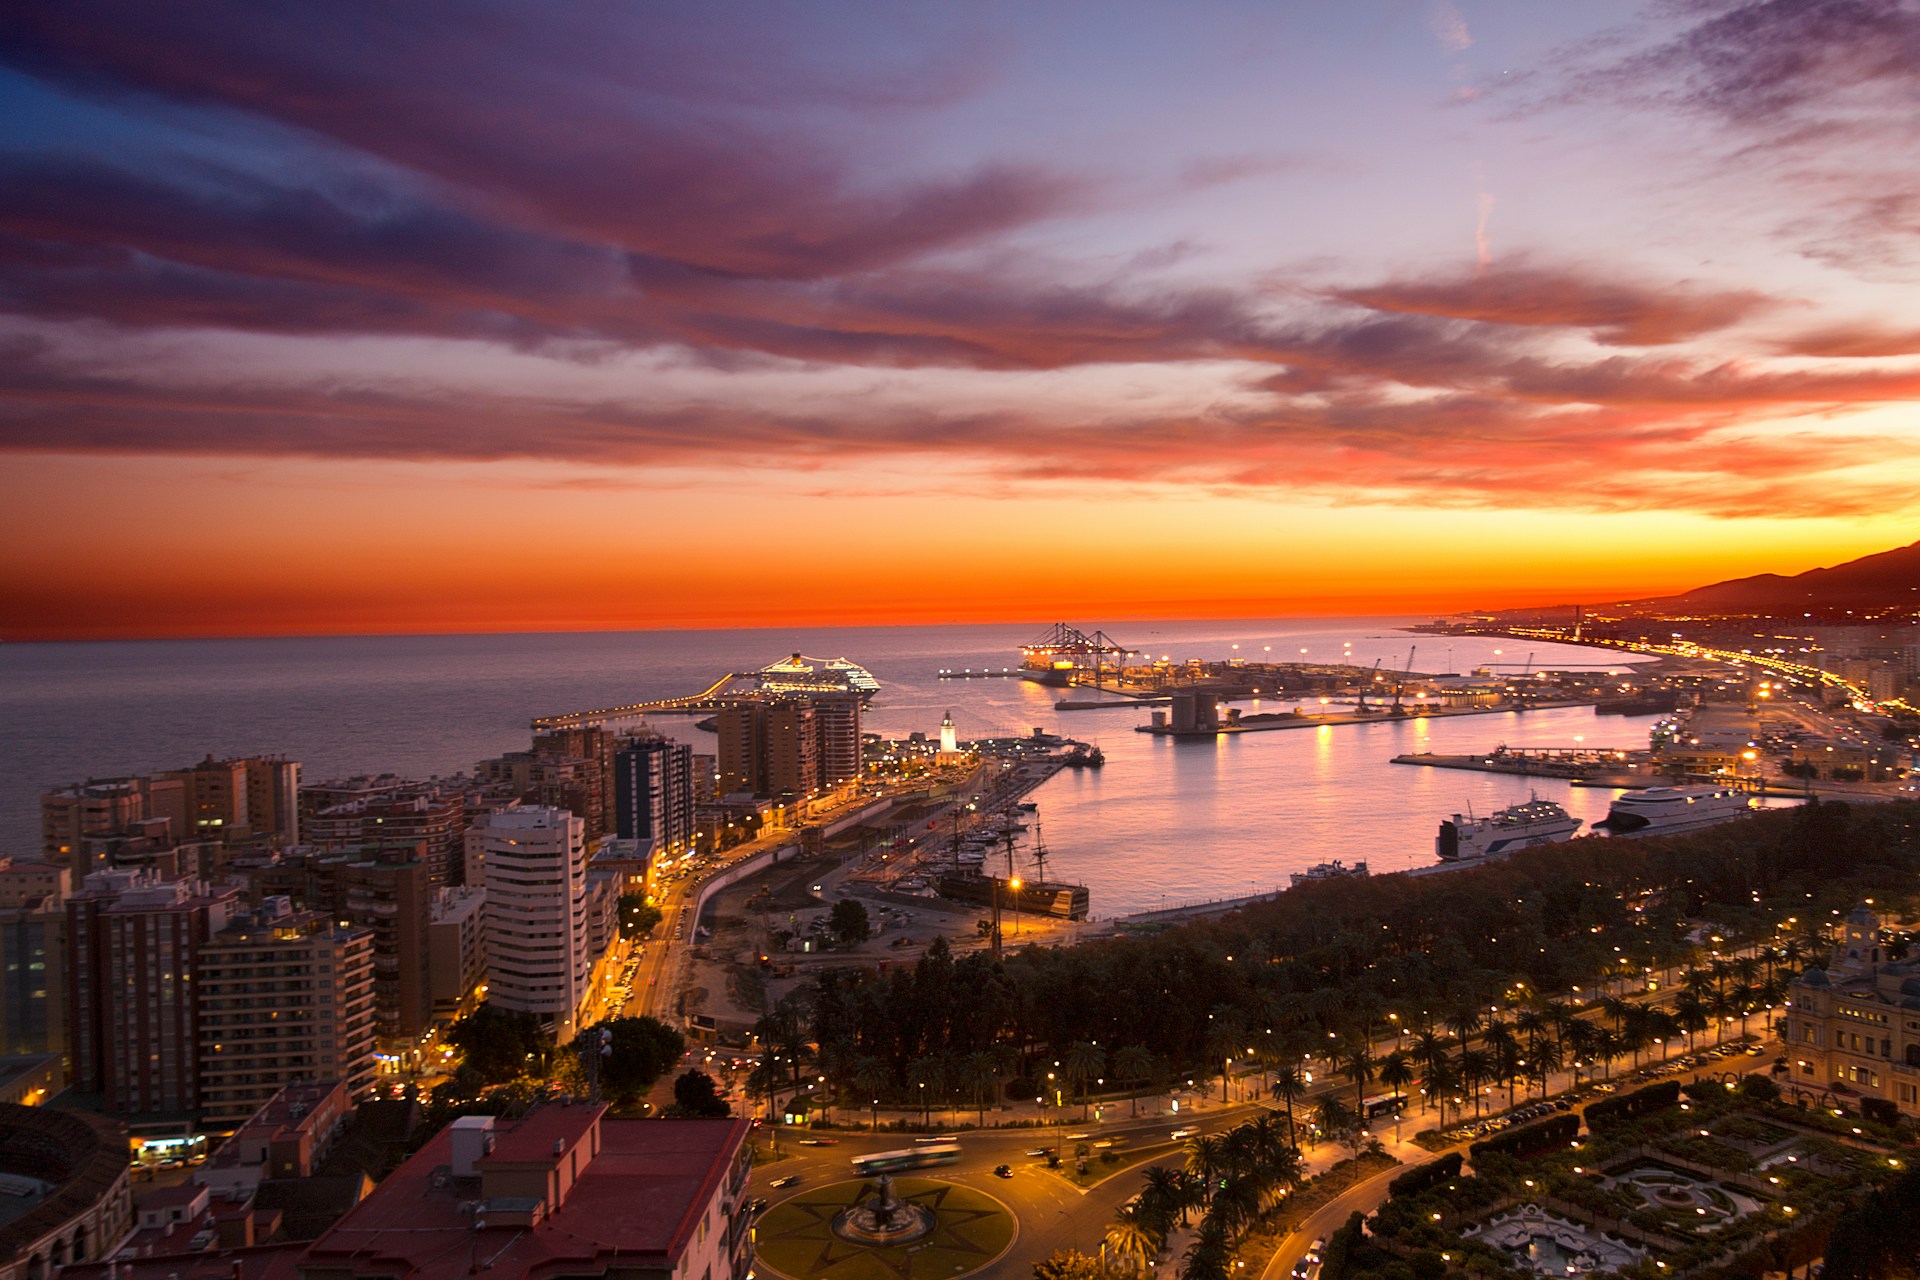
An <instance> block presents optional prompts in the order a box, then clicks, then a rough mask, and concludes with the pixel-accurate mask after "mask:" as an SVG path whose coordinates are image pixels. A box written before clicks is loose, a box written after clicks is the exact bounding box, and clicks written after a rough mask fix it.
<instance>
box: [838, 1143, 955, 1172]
mask: <svg viewBox="0 0 1920 1280" xmlns="http://www.w3.org/2000/svg"><path fill="white" fill-rule="evenodd" d="M959 1158H960V1144H959V1143H957V1142H929V1143H927V1144H926V1145H925V1146H918V1147H908V1148H907V1149H906V1150H904V1151H876V1152H874V1153H873V1154H872V1155H870V1156H855V1157H854V1158H853V1171H854V1173H856V1174H858V1175H860V1176H861V1177H866V1176H867V1175H868V1174H874V1173H898V1172H900V1171H901V1170H902V1169H924V1168H926V1167H927V1166H928V1165H932V1164H952V1163H953V1162H954V1161H955V1160H958V1159H959Z"/></svg>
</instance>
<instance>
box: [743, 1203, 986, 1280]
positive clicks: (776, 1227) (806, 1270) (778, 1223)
mask: <svg viewBox="0 0 1920 1280" xmlns="http://www.w3.org/2000/svg"><path fill="white" fill-rule="evenodd" d="M755 1236H756V1240H755V1252H756V1254H757V1255H758V1258H759V1261H760V1263H761V1264H762V1265H763V1266H765V1267H766V1268H767V1269H769V1270H772V1271H775V1272H778V1273H779V1274H781V1275H783V1276H786V1277H789V1280H915V1278H916V1277H917V1278H918V1280H936V1278H938V1280H949V1278H950V1277H953V1276H962V1275H966V1274H968V1273H969V1272H973V1271H978V1270H979V1269H980V1268H982V1267H984V1266H986V1265H987V1264H988V1263H990V1262H992V1261H993V1260H994V1259H995V1258H998V1257H999V1256H1000V1255H1001V1254H1003V1253H1005V1252H1006V1251H1007V1248H1008V1246H1010V1245H1011V1244H1012V1243H1013V1237H1014V1220H1013V1214H1012V1213H1011V1212H1009V1211H1008V1209H1007V1207H1006V1206H1005V1205H1004V1204H1002V1203H1000V1201H998V1200H996V1199H994V1198H993V1197H992V1196H990V1195H988V1194H986V1193H985V1192H984V1191H976V1190H974V1189H973V1188H971V1187H963V1186H960V1185H958V1184H957V1183H952V1182H943V1181H940V1180H939V1179H937V1178H895V1179H893V1180H892V1182H891V1185H890V1186H883V1185H882V1180H881V1179H879V1178H856V1179H853V1180H851V1181H848V1182H836V1183H832V1184H829V1185H827V1186H823V1187H816V1188H814V1189H812V1190H810V1191H805V1192H802V1193H801V1194H799V1195H797V1196H794V1197H793V1198H792V1199H790V1200H783V1201H781V1202H780V1203H779V1204H777V1205H774V1206H773V1207H772V1208H770V1209H768V1210H767V1212H766V1213H765V1214H763V1215H762V1216H761V1218H760V1221H759V1224H758V1226H757V1227H756V1229H755Z"/></svg>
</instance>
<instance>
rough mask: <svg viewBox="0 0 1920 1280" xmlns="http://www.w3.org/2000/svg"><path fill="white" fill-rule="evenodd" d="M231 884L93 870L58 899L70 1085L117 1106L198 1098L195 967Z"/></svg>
mask: <svg viewBox="0 0 1920 1280" xmlns="http://www.w3.org/2000/svg"><path fill="white" fill-rule="evenodd" d="M238 899H239V892H238V890H234V889H211V888H208V887H207V886H205V885H203V884H199V883H197V882H191V881H182V880H172V881H165V880H161V879H160V878H159V877H158V876H157V875H155V874H154V873H152V872H149V871H125V870H118V871H101V872H96V873H94V874H93V875H90V876H88V877H87V879H86V882H85V884H84V886H83V888H82V890H81V892H80V893H78V894H76V895H75V896H74V897H72V898H70V899H68V901H67V974H68V982H67V1041H68V1048H69V1051H70V1054H71V1057H72V1062H73V1077H72V1078H73V1084H74V1087H75V1088H77V1089H79V1090H80V1091H82V1092H84V1093H98V1094H100V1095H102V1097H103V1099H104V1102H105V1107H106V1110H107V1111H109V1112H111V1113H113V1114H116V1115H122V1116H133V1115H155V1114H165V1115H176V1116H178V1115H190V1114H191V1113H193V1112H194V1111H195V1110H196V1109H197V1107H198V1105H199V1068H198V1048H199V1042H198V1013H197V1009H196V1007H195V1003H194V995H195V990H196V988H195V984H194V973H195V970H196V968H197V966H198V964H199V957H200V951H201V949H202V948H203V947H205V946H206V944H207V940H208V939H209V938H211V937H212V936H213V935H214V934H215V933H217V932H219V931H220V930H221V929H222V928H224V927H226V923H227V920H228V917H229V916H230V914H231V913H232V912H233V910H234V909H235V907H236V905H237V902H238Z"/></svg>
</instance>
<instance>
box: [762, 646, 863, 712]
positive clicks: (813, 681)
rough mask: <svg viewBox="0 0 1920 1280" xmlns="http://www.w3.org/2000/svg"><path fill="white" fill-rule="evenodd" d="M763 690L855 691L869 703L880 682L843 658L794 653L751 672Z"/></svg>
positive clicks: (772, 691)
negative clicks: (810, 656) (814, 656)
mask: <svg viewBox="0 0 1920 1280" xmlns="http://www.w3.org/2000/svg"><path fill="white" fill-rule="evenodd" d="M754 675H755V676H756V677H758V679H759V687H760V689H761V691H762V692H764V693H798V694H809V693H855V694H859V695H860V700H861V701H862V702H872V701H873V695H874V694H876V693H878V692H880V682H879V681H878V680H875V679H874V678H873V673H872V672H870V671H868V670H867V669H866V668H865V667H862V666H857V665H855V664H854V663H851V662H848V661H847V660H846V659H845V658H809V657H806V656H804V655H802V654H798V653H796V654H793V655H791V656H789V657H785V658H782V659H780V660H779V661H778V662H769V663H768V664H767V665H766V666H764V667H762V668H760V670H758V671H756V672H754Z"/></svg>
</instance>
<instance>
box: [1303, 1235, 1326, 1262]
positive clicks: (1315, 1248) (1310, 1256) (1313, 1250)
mask: <svg viewBox="0 0 1920 1280" xmlns="http://www.w3.org/2000/svg"><path fill="white" fill-rule="evenodd" d="M1326 1247H1327V1238H1326V1237H1325V1236H1320V1237H1318V1238H1316V1239H1315V1240H1314V1242H1313V1243H1312V1244H1310V1245H1308V1246H1307V1261H1308V1262H1318V1261H1320V1251H1321V1250H1322V1249H1324V1248H1326Z"/></svg>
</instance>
